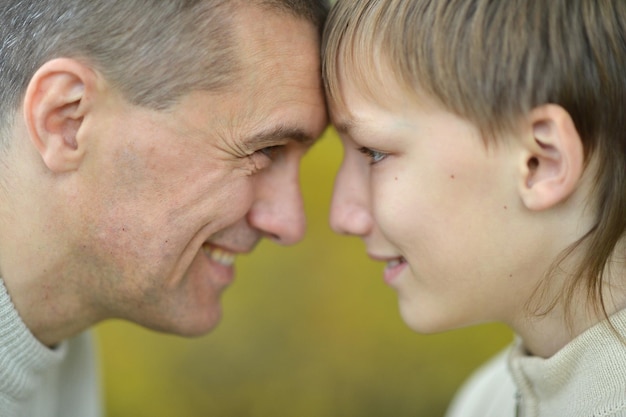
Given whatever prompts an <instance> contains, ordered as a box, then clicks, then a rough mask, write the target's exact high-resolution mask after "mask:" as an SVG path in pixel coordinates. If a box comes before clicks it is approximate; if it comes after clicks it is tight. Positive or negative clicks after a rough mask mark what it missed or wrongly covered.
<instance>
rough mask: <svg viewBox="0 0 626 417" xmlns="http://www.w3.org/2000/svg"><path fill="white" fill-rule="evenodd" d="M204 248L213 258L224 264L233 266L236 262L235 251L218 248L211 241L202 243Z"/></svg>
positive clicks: (207, 254)
mask: <svg viewBox="0 0 626 417" xmlns="http://www.w3.org/2000/svg"><path fill="white" fill-rule="evenodd" d="M202 250H203V251H204V253H205V254H206V256H208V257H209V258H210V259H211V260H213V261H215V262H217V263H218V264H220V265H224V266H232V265H233V263H235V258H236V256H237V254H235V253H233V252H229V251H227V250H225V249H222V248H218V247H216V246H213V245H211V244H210V243H204V244H203V245H202Z"/></svg>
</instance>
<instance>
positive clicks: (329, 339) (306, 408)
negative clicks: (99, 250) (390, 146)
mask: <svg viewBox="0 0 626 417" xmlns="http://www.w3.org/2000/svg"><path fill="white" fill-rule="evenodd" d="M341 157H342V150H341V144H340V143H339V140H338V139H337V137H336V134H335V133H334V131H333V130H332V129H329V130H328V131H327V133H326V134H325V136H324V137H323V138H322V139H321V140H320V142H319V143H318V144H316V145H315V147H314V148H313V149H312V150H311V151H310V153H309V154H308V155H307V156H306V158H305V159H304V161H303V167H302V186H303V193H304V199H305V206H306V211H307V216H308V233H307V236H306V238H305V239H304V240H303V241H302V242H301V243H299V244H297V245H295V246H292V247H280V246H277V245H276V244H274V243H271V242H264V243H262V244H261V245H260V246H259V247H258V248H257V250H256V251H255V252H254V253H252V254H251V255H248V256H246V257H242V258H241V259H239V260H238V262H237V268H238V273H237V278H236V281H235V283H234V284H233V285H232V286H231V288H229V289H228V291H227V292H226V293H225V295H224V297H223V307H224V318H223V320H222V322H221V324H220V326H219V327H218V328H217V329H216V330H215V331H213V332H212V333H211V334H209V335H206V336H204V337H201V338H196V339H183V338H179V337H175V336H169V335H164V334H159V333H154V332H151V331H148V330H145V329H142V328H140V327H138V326H136V325H133V324H128V323H123V322H119V321H115V322H107V323H103V324H101V325H100V326H98V328H97V336H98V341H99V347H100V358H101V363H102V367H103V374H104V381H103V385H104V393H105V403H106V407H107V414H106V415H107V417H209V416H211V417H283V416H284V417H327V416H328V417H330V416H338V417H352V416H354V417H389V416H393V417H404V416H406V417H408V416H411V417H415V416H420V417H421V416H424V417H431V416H435V417H436V416H442V415H443V413H444V410H445V408H446V406H447V403H448V402H449V401H450V399H451V397H452V395H453V394H454V392H455V390H456V389H457V388H458V386H459V384H460V383H461V382H462V381H463V380H464V379H465V378H466V377H467V376H468V375H469V374H470V373H471V371H472V370H473V369H474V368H475V367H476V366H478V365H479V364H480V363H482V362H483V361H484V360H485V359H487V358H488V357H489V356H491V355H492V354H493V353H495V352H497V351H498V350H500V349H502V348H503V347H504V346H505V345H507V344H508V343H509V342H510V340H511V332H510V331H509V330H508V329H506V328H505V327H504V326H501V325H483V326H477V327H473V328H469V329H463V330H456V331H452V332H447V333H443V334H438V335H419V334H416V333H414V332H412V331H411V330H409V329H408V328H407V327H406V326H405V325H404V323H403V322H402V320H401V318H400V315H399V313H398V307H397V301H396V295H395V293H394V292H393V290H391V289H390V288H388V287H387V286H386V285H385V284H384V283H383V281H382V268H383V266H382V265H380V264H377V263H374V262H372V261H370V260H369V259H368V258H367V256H366V255H365V252H364V246H363V244H362V243H361V242H360V241H359V240H358V239H356V238H347V237H342V236H337V235H336V234H334V233H333V232H332V231H331V230H330V227H329V225H328V209H329V205H330V199H331V194H332V183H333V178H334V176H335V173H336V172H337V169H338V167H339V164H340V162H341Z"/></svg>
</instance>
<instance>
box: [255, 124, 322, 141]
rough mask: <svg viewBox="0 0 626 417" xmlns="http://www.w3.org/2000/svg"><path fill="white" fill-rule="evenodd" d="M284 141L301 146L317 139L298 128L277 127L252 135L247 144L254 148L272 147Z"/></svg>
mask: <svg viewBox="0 0 626 417" xmlns="http://www.w3.org/2000/svg"><path fill="white" fill-rule="evenodd" d="M285 139H289V140H293V141H296V142H298V143H301V144H303V145H310V144H312V143H313V142H315V140H316V139H317V138H315V137H313V136H312V135H310V134H309V133H307V132H306V131H305V130H303V129H301V128H298V127H289V126H277V127H274V128H270V129H267V130H263V131H261V132H258V133H255V134H253V135H252V136H251V137H250V140H249V143H250V144H254V145H255V146H263V145H268V146H272V145H276V144H277V142H280V141H284V140H285Z"/></svg>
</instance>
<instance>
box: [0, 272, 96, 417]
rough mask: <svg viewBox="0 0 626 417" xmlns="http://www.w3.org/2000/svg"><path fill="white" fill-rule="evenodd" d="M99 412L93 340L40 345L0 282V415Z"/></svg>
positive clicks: (91, 415)
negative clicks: (50, 346)
mask: <svg viewBox="0 0 626 417" xmlns="http://www.w3.org/2000/svg"><path fill="white" fill-rule="evenodd" d="M101 408H102V407H101V403H100V392H99V381H98V378H97V370H96V365H95V361H94V356H93V344H92V340H91V336H90V335H89V334H88V333H84V334H82V335H80V336H78V337H76V338H74V339H72V340H68V341H65V342H63V343H61V344H60V345H59V346H58V347H57V348H55V349H49V348H47V347H45V346H43V345H42V344H41V343H39V341H38V340H37V339H36V338H35V337H34V336H33V335H32V333H31V332H30V331H29V330H28V328H27V327H26V325H25V324H24V323H23V322H22V320H21V318H20V316H19V315H18V312H17V311H16V309H15V307H14V305H13V303H12V302H11V298H10V296H9V294H8V293H7V290H6V287H5V286H4V281H2V280H1V279H0V417H98V416H100V415H101Z"/></svg>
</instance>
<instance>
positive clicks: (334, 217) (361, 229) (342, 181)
mask: <svg viewBox="0 0 626 417" xmlns="http://www.w3.org/2000/svg"><path fill="white" fill-rule="evenodd" d="M356 168H357V167H355V166H353V164H351V163H350V161H348V160H344V162H343V164H342V165H341V168H340V169H339V172H338V174H337V178H336V179H335V188H334V191H333V199H332V203H331V207H330V226H331V228H332V229H333V230H334V231H335V232H336V233H340V234H345V235H355V236H361V237H363V236H367V235H368V234H370V233H371V231H372V228H373V225H374V220H373V218H372V215H371V211H370V206H369V198H370V196H369V187H368V184H367V181H368V178H367V176H366V175H364V173H363V172H361V170H359V169H356Z"/></svg>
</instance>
